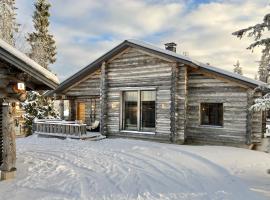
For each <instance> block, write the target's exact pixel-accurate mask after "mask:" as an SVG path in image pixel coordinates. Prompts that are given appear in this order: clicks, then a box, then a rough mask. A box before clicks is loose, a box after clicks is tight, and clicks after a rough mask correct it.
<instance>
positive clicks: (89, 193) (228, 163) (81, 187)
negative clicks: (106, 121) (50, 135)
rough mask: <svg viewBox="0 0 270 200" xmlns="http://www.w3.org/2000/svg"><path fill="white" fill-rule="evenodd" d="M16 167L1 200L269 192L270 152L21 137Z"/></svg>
mask: <svg viewBox="0 0 270 200" xmlns="http://www.w3.org/2000/svg"><path fill="white" fill-rule="evenodd" d="M17 147H18V165H17V166H18V174H17V179H16V180H13V181H7V182H0V199H1V200H2V199H3V200H10V199H14V200H15V199H16V200H20V199H23V200H28V199H35V200H36V199H38V200H41V199H42V200H63V199H82V200H83V199H93V200H99V199H100V200H107V199H110V200H111V199H115V200H127V199H137V200H143V199H147V200H153V199H160V200H161V199H162V200H166V199H173V200H181V199H188V200H195V199H196V200H197V199H205V200H209V199H214V200H218V199H235V200H239V199H245V200H247V199H250V200H256V199H269V198H270V175H269V174H267V169H268V168H270V155H269V154H266V153H261V152H255V151H250V150H245V149H239V148H232V147H217V146H180V145H172V144H160V143H154V142H146V141H139V140H127V139H106V140H102V141H98V142H91V141H78V140H70V139H67V140H59V139H46V138H38V137H35V136H32V137H29V138H23V139H18V141H17Z"/></svg>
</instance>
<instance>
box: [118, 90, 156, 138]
mask: <svg viewBox="0 0 270 200" xmlns="http://www.w3.org/2000/svg"><path fill="white" fill-rule="evenodd" d="M132 91H134V92H137V94H138V99H137V130H125V113H124V111H125V102H124V101H125V100H124V93H125V92H132ZM142 91H154V92H155V93H156V94H155V128H153V129H154V130H153V131H142V128H141V117H142V116H141V115H142V112H141V92H142ZM119 107H120V117H119V118H120V120H119V131H120V132H126V133H142V134H156V127H157V126H156V124H157V123H156V120H157V88H122V89H121V90H120V106H119Z"/></svg>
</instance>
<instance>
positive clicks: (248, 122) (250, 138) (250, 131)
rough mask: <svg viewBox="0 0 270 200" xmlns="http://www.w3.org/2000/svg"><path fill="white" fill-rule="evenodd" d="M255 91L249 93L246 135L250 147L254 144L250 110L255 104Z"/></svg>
mask: <svg viewBox="0 0 270 200" xmlns="http://www.w3.org/2000/svg"><path fill="white" fill-rule="evenodd" d="M253 96H254V91H253V90H248V91H247V135H246V144H247V145H250V144H251V143H252V111H250V110H249V108H250V107H251V106H252V104H253Z"/></svg>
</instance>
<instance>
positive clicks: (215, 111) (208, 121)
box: [201, 103, 223, 126]
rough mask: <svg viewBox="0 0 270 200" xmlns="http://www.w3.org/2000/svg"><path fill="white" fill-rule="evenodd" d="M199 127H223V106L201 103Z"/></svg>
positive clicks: (220, 104)
mask: <svg viewBox="0 0 270 200" xmlns="http://www.w3.org/2000/svg"><path fill="white" fill-rule="evenodd" d="M201 125H210V126H223V104H222V103H202V104H201Z"/></svg>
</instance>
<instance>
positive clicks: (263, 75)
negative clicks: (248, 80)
mask: <svg viewBox="0 0 270 200" xmlns="http://www.w3.org/2000/svg"><path fill="white" fill-rule="evenodd" d="M258 74H259V80H260V81H262V82H265V83H267V79H268V76H269V71H268V65H267V64H266V63H262V62H260V65H259V68H258Z"/></svg>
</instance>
